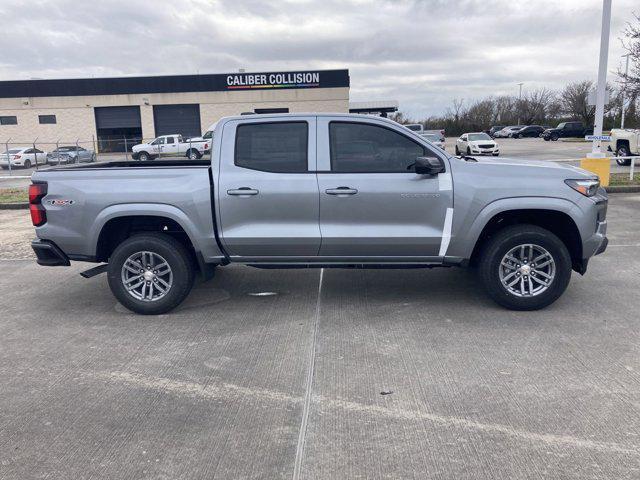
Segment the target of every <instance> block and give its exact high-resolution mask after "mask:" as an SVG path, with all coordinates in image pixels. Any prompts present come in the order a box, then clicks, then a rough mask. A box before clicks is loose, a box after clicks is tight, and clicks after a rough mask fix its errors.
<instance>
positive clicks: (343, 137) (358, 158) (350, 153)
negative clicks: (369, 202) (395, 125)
mask: <svg viewBox="0 0 640 480" xmlns="http://www.w3.org/2000/svg"><path fill="white" fill-rule="evenodd" d="M329 139H330V143H331V170H332V171H333V172H343V173H408V172H411V171H413V168H414V167H413V165H414V163H415V161H416V158H418V157H422V156H425V152H426V149H425V148H424V147H423V146H422V145H420V144H418V143H416V142H414V141H413V140H411V139H410V138H408V137H405V136H404V135H401V134H400V133H398V132H396V131H394V130H391V129H389V128H385V127H379V126H377V125H371V124H364V123H347V122H331V123H330V124H329Z"/></svg>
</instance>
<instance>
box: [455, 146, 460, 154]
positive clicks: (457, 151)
mask: <svg viewBox="0 0 640 480" xmlns="http://www.w3.org/2000/svg"><path fill="white" fill-rule="evenodd" d="M456 155H460V150H458V145H456Z"/></svg>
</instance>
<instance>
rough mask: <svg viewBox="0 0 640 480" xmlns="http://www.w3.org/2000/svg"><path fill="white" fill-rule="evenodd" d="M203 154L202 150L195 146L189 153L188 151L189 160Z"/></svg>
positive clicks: (196, 158)
mask: <svg viewBox="0 0 640 480" xmlns="http://www.w3.org/2000/svg"><path fill="white" fill-rule="evenodd" d="M201 156H202V155H200V152H198V151H197V150H195V149H193V148H192V149H191V150H189V153H187V157H188V158H189V160H198V159H199V158H200V157H201Z"/></svg>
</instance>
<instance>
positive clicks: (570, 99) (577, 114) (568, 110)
mask: <svg viewBox="0 0 640 480" xmlns="http://www.w3.org/2000/svg"><path fill="white" fill-rule="evenodd" d="M592 89H593V82H592V81H591V80H583V81H582V82H574V83H570V84H569V85H567V86H566V87H564V90H562V92H561V93H560V104H561V106H562V113H564V114H565V115H567V116H569V117H571V118H575V119H580V120H582V121H583V122H584V124H585V125H592V124H593V119H594V117H595V111H596V107H595V106H591V105H589V101H588V98H589V91H591V90H592Z"/></svg>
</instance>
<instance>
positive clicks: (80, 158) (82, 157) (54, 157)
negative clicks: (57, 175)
mask: <svg viewBox="0 0 640 480" xmlns="http://www.w3.org/2000/svg"><path fill="white" fill-rule="evenodd" d="M95 161H96V153H95V152H94V151H93V150H87V149H86V148H83V147H80V146H77V145H65V146H62V147H58V148H56V149H55V150H54V151H52V152H49V153H48V154H47V163H48V164H50V165H58V164H60V163H88V162H95Z"/></svg>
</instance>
